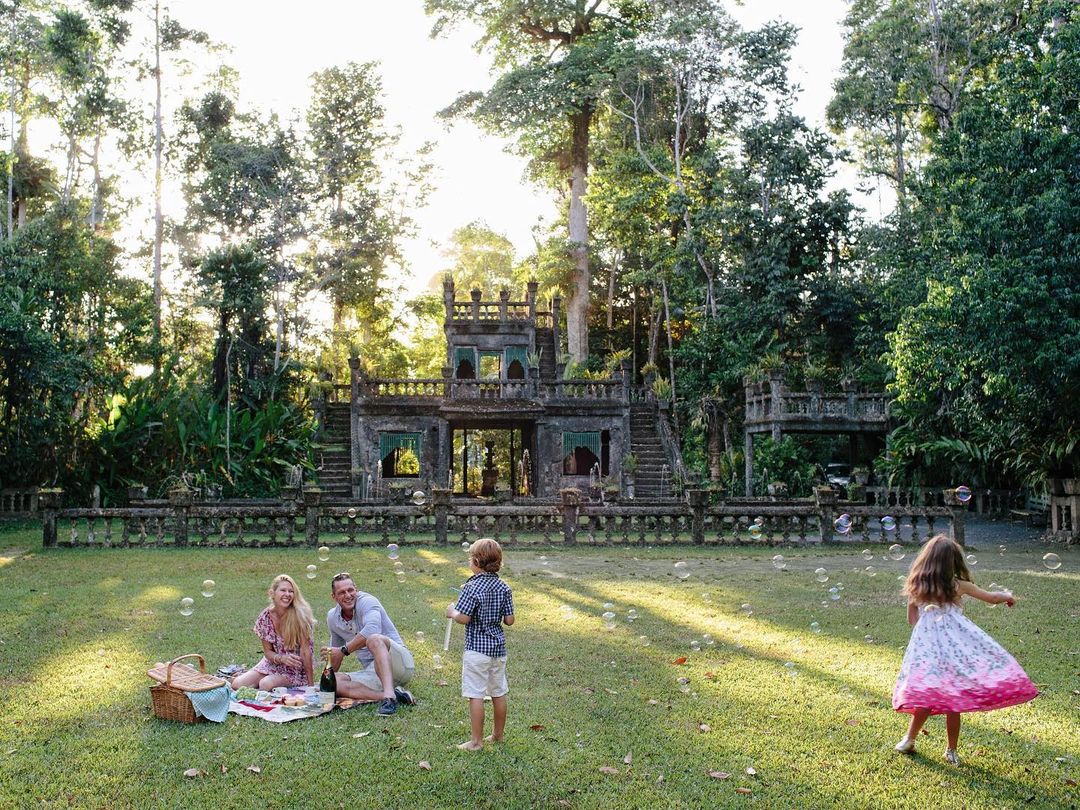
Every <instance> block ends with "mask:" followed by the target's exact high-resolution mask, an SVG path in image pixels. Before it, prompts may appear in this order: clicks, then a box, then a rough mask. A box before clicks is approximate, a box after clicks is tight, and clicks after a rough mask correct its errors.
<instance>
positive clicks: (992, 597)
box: [956, 579, 1016, 607]
mask: <svg viewBox="0 0 1080 810" xmlns="http://www.w3.org/2000/svg"><path fill="white" fill-rule="evenodd" d="M956 592H957V593H960V594H963V595H965V596H971V597H974V598H975V599H981V600H982V601H983V602H989V603H990V604H991V605H1000V604H1001V603H1002V602H1004V603H1005V604H1006V605H1008V606H1009V607H1012V606H1013V605H1015V604H1016V597H1015V596H1013V595H1012V592H1011V591H984V590H983V589H982V588H980V587H978V586H977V585H976V584H975V583H973V582H968V581H966V580H963V579H958V580H957V581H956Z"/></svg>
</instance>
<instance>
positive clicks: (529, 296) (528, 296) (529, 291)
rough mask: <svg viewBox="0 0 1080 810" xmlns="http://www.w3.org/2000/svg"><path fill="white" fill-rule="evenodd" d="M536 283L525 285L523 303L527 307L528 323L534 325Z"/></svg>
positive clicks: (531, 282)
mask: <svg viewBox="0 0 1080 810" xmlns="http://www.w3.org/2000/svg"><path fill="white" fill-rule="evenodd" d="M537 286H538V285H537V283H536V282H535V281H530V282H529V283H528V284H526V285H525V303H526V305H527V306H528V307H529V323H531V324H533V326H535V325H536V288H537Z"/></svg>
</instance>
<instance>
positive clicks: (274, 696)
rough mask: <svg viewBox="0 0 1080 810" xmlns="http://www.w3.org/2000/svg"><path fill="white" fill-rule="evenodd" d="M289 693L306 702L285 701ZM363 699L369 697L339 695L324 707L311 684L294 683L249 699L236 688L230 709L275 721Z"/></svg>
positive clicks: (304, 716)
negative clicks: (297, 703) (296, 704)
mask: <svg viewBox="0 0 1080 810" xmlns="http://www.w3.org/2000/svg"><path fill="white" fill-rule="evenodd" d="M286 695H291V696H300V697H303V698H304V705H303V706H285V705H284V704H283V703H282V701H283V700H284V698H285V696H286ZM363 702H367V701H357V700H350V699H349V698H341V697H339V698H338V699H337V701H336V702H335V703H334V705H333V706H330V707H323V706H321V705H319V695H318V693H317V692H315V691H314V690H312V689H311V687H303V686H293V687H289V688H288V689H284V688H280V689H275V690H274V691H273V692H258V693H257V694H256V696H255V697H250V698H245V699H237V695H236V693H235V692H234V693H233V699H232V700H230V701H229V712H230V713H231V714H238V715H241V716H242V717H257V718H258V719H260V720H268V721H269V722H271V723H289V722H292V721H293V720H305V719H307V718H309V717H318V716H319V715H320V714H327V713H328V712H331V711H333V710H334V709H351V708H352V707H353V706H357V705H359V704H360V703H363Z"/></svg>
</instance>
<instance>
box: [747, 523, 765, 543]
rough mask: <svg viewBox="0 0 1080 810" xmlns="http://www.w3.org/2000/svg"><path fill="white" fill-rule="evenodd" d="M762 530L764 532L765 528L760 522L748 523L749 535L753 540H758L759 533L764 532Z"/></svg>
mask: <svg viewBox="0 0 1080 810" xmlns="http://www.w3.org/2000/svg"><path fill="white" fill-rule="evenodd" d="M764 532H765V529H764V528H763V527H762V525H761V524H760V523H751V524H750V536H751V537H752V538H753V539H754V540H760V539H761V535H762V534H764Z"/></svg>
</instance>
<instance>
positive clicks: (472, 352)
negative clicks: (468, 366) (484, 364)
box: [454, 346, 476, 371]
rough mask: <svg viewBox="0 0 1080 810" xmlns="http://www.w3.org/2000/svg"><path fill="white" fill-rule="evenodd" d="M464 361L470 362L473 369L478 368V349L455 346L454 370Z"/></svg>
mask: <svg viewBox="0 0 1080 810" xmlns="http://www.w3.org/2000/svg"><path fill="white" fill-rule="evenodd" d="M462 360H468V361H469V362H470V363H472V367H473V368H474V369H475V368H476V349H474V348H473V347H472V346H455V347H454V370H455V371H456V370H457V367H458V366H460V365H461V361H462Z"/></svg>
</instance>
